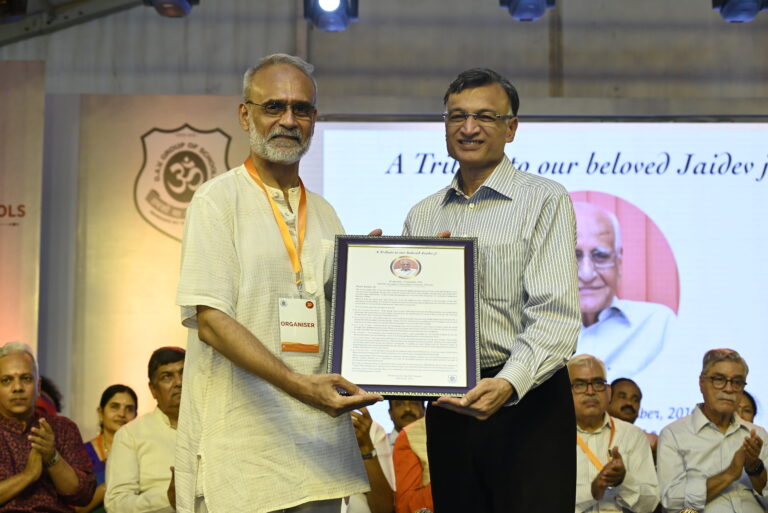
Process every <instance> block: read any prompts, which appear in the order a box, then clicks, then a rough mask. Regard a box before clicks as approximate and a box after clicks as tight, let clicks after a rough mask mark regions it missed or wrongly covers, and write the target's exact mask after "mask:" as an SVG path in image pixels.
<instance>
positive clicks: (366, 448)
mask: <svg viewBox="0 0 768 513" xmlns="http://www.w3.org/2000/svg"><path fill="white" fill-rule="evenodd" d="M351 414H352V426H353V427H354V428H355V438H357V445H358V447H360V452H361V453H362V454H368V453H370V452H371V451H373V449H374V446H373V441H372V440H371V424H373V419H372V418H371V414H370V413H369V412H368V409H367V408H360V411H359V412H357V411H352V412H351Z"/></svg>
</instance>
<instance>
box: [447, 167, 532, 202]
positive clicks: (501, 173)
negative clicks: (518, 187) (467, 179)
mask: <svg viewBox="0 0 768 513" xmlns="http://www.w3.org/2000/svg"><path fill="white" fill-rule="evenodd" d="M519 172H521V171H519V170H517V169H515V166H513V165H512V162H511V161H510V160H509V158H507V156H506V155H504V156H503V157H502V159H501V162H499V164H498V165H497V166H496V167H495V168H494V169H493V172H492V173H491V174H490V176H489V177H488V178H486V179H485V182H483V185H481V186H480V187H479V188H478V189H477V192H480V190H481V189H483V188H486V189H491V190H493V191H495V192H497V193H499V194H501V195H502V196H504V197H506V198H509V199H511V198H512V194H513V191H514V185H515V181H516V175H517V173H519ZM460 178H461V173H460V172H457V173H456V174H455V175H454V176H453V180H451V184H450V185H449V186H448V188H447V189H446V190H445V196H443V205H445V204H446V203H448V202H449V201H450V200H451V198H454V197H456V196H461V197H464V196H465V194H464V191H462V190H461V186H460V185H459V180H460ZM477 192H476V193H475V194H477Z"/></svg>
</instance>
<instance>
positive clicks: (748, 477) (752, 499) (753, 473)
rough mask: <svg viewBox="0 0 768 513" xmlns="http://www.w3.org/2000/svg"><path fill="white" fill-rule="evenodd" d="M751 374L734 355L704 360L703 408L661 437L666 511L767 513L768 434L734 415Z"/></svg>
mask: <svg viewBox="0 0 768 513" xmlns="http://www.w3.org/2000/svg"><path fill="white" fill-rule="evenodd" d="M748 371H749V368H748V367H747V363H746V362H745V361H744V359H743V358H742V357H741V356H740V355H739V353H737V352H736V351H734V350H732V349H713V350H711V351H708V352H707V353H706V354H705V355H704V362H703V366H702V371H701V375H700V376H699V389H700V390H701V394H702V396H703V397H704V402H703V403H700V404H698V405H697V406H696V408H694V409H693V412H692V413H691V414H690V415H688V416H687V417H683V418H681V419H678V420H677V421H675V422H673V423H672V424H670V425H668V426H667V427H665V428H664V429H662V430H661V434H660V435H659V446H658V454H657V463H658V475H659V483H660V484H661V503H662V505H663V506H664V508H665V510H666V511H668V512H675V513H677V512H678V511H680V510H681V509H683V508H689V507H690V508H695V509H697V510H699V511H706V513H725V512H729V513H763V511H764V504H765V498H766V489H765V488H766V487H765V482H766V472H765V465H764V462H765V461H766V458H768V449H767V448H766V446H765V440H766V432H765V430H764V429H763V428H761V427H759V426H755V425H754V424H752V423H750V422H747V421H746V420H744V419H742V418H740V417H739V416H738V415H734V412H735V410H736V405H737V403H738V401H739V397H740V396H741V391H742V390H744V385H745V384H746V378H747V373H748ZM705 508H706V509H705Z"/></svg>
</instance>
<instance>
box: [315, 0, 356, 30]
mask: <svg viewBox="0 0 768 513" xmlns="http://www.w3.org/2000/svg"><path fill="white" fill-rule="evenodd" d="M357 2H358V0H304V19H305V20H307V21H310V22H312V24H313V25H314V26H316V27H317V28H319V29H320V30H325V31H328V32H338V31H340V30H344V29H346V28H347V26H348V25H349V22H350V21H357Z"/></svg>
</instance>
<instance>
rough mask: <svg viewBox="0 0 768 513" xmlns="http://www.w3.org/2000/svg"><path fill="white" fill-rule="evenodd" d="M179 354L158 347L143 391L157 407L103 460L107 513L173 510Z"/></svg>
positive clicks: (125, 430) (122, 434)
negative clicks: (104, 464) (104, 463)
mask: <svg viewBox="0 0 768 513" xmlns="http://www.w3.org/2000/svg"><path fill="white" fill-rule="evenodd" d="M184 355H185V352H184V349H181V348H180V347H161V348H160V349H157V350H156V351H155V352H154V353H152V356H151V357H150V359H149V372H148V374H149V390H150V392H152V397H154V398H155V400H156V401H157V408H155V410H154V411H153V412H151V413H147V414H146V415H144V416H143V417H141V418H139V419H136V420H134V421H133V422H129V423H128V424H126V425H125V426H123V427H122V428H120V429H119V430H118V431H117V433H115V439H114V441H113V442H112V449H111V450H110V453H109V457H108V458H107V475H106V483H107V491H106V494H105V497H104V504H105V506H106V509H107V511H108V512H109V513H166V512H172V511H175V504H173V503H175V496H174V487H173V481H172V479H171V478H172V477H173V474H172V471H171V466H172V465H173V458H174V449H175V447H176V424H177V422H178V419H179V404H180V403H181V379H182V374H183V372H184Z"/></svg>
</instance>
